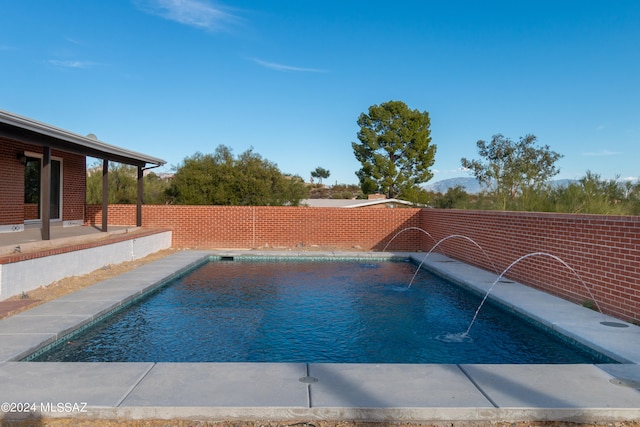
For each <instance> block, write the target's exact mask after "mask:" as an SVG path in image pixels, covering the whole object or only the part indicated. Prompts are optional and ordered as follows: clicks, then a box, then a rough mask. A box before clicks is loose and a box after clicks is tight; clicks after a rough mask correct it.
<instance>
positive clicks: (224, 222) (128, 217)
mask: <svg viewBox="0 0 640 427" xmlns="http://www.w3.org/2000/svg"><path fill="white" fill-rule="evenodd" d="M135 209H136V207H135V206H134V205H110V206H109V212H108V214H109V224H111V225H135V223H136V217H135ZM86 221H87V222H89V223H91V224H97V225H99V224H101V223H102V207H101V206H99V205H91V206H87V216H86ZM142 221H143V222H142V225H143V226H145V227H160V228H170V229H172V230H173V245H174V246H178V247H198V248H266V247H269V248H294V247H296V246H299V247H307V248H310V247H332V248H335V249H340V250H346V249H354V248H355V249H364V250H381V249H382V248H383V247H384V244H385V243H386V242H387V241H388V240H389V239H391V238H392V237H393V235H394V234H395V233H397V232H398V231H400V230H401V229H403V228H405V227H419V226H420V209H367V208H359V209H344V208H309V207H271V206H167V205H145V206H143V210H142ZM420 239H421V237H420V236H418V235H416V234H411V233H403V234H402V235H401V236H398V238H397V239H395V241H394V245H395V247H396V249H397V250H400V249H404V250H417V249H418V248H419V247H420V245H421V242H420Z"/></svg>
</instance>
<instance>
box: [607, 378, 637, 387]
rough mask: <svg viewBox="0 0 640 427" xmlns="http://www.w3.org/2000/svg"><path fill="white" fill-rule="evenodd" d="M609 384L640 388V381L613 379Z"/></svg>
mask: <svg viewBox="0 0 640 427" xmlns="http://www.w3.org/2000/svg"><path fill="white" fill-rule="evenodd" d="M609 382H610V383H611V384H615V385H621V386H623V387H631V388H640V381H636V380H630V379H628V378H611V379H610V380H609Z"/></svg>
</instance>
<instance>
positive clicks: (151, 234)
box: [0, 230, 171, 300]
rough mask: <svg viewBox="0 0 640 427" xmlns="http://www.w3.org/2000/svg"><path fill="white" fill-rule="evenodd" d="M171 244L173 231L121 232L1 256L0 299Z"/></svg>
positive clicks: (136, 256) (146, 253)
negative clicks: (94, 239)
mask: <svg viewBox="0 0 640 427" xmlns="http://www.w3.org/2000/svg"><path fill="white" fill-rule="evenodd" d="M169 247H171V231H166V230H163V231H155V230H151V231H143V232H138V233H134V234H118V235H114V236H113V237H111V238H109V239H105V240H100V241H91V242H86V243H78V244H71V245H68V246H64V247H58V248H52V249H43V250H41V251H35V252H28V253H22V254H14V255H9V256H4V257H2V258H0V300H3V299H6V298H9V297H12V296H14V295H20V294H21V293H23V292H28V291H30V290H32V289H36V288H38V287H40V286H46V285H48V284H50V283H53V282H55V281H57V280H60V279H63V278H65V277H70V276H78V275H82V274H87V273H90V272H92V271H94V270H97V269H99V268H101V267H104V266H105V265H108V264H120V263H122V262H125V261H134V260H137V259H140V258H144V257H146V256H147V255H149V254H152V253H154V252H157V251H159V250H162V249H167V248H169Z"/></svg>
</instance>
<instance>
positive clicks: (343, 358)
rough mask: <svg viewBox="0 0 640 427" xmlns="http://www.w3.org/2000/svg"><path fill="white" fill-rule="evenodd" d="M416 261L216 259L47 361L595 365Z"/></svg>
mask: <svg viewBox="0 0 640 427" xmlns="http://www.w3.org/2000/svg"><path fill="white" fill-rule="evenodd" d="M416 268H417V267H416V265H415V264H413V263H411V262H408V261H397V262H389V261H384V262H368V261H367V262H362V261H292V262H291V261H289V262H286V263H285V262H282V261H264V260H261V261H256V260H252V261H242V260H238V259H236V260H234V261H211V262H208V263H206V264H204V265H203V266H202V267H200V268H198V269H197V270H195V271H193V272H191V273H189V274H187V275H185V276H183V277H181V278H179V279H177V280H176V281H175V283H172V284H170V285H169V286H166V287H163V288H162V289H160V290H159V291H158V292H156V293H154V294H152V295H151V296H149V297H148V298H146V299H144V300H143V301H140V302H138V303H136V304H134V305H132V306H131V307H130V308H128V309H127V310H124V311H122V312H120V313H118V314H116V315H114V316H113V317H111V318H109V319H108V320H107V321H105V322H103V323H100V324H98V325H96V326H95V327H93V328H91V329H89V330H87V331H86V332H84V333H83V334H82V335H80V336H78V337H75V338H72V339H71V340H70V341H65V342H63V343H62V344H61V345H59V346H58V347H56V348H54V349H53V350H52V351H50V352H48V353H46V354H44V355H42V356H40V357H39V358H38V359H37V360H38V361H69V362H71V361H72V362H78V361H103V362H116V361H117V362H308V363H311V362H329V363H337V362H342V363H527V364H531V363H596V362H601V361H603V360H602V359H601V358H599V357H598V356H597V355H595V354H592V353H591V352H587V351H586V350H584V349H582V348H577V347H575V346H572V345H570V344H569V343H567V342H565V341H564V340H562V339H561V338H559V337H557V336H555V335H552V334H549V333H546V332H545V331H542V330H540V329H539V328H537V327H535V326H533V325H532V324H530V323H529V322H526V321H523V320H522V319H520V318H518V317H516V316H514V315H512V314H510V313H509V312H507V311H504V310H502V309H500V308H498V307H495V306H493V305H491V304H486V305H485V306H484V307H483V308H482V310H481V311H480V315H479V316H478V319H477V320H476V323H475V324H474V326H473V328H472V330H471V332H470V334H469V338H470V339H468V340H464V341H463V342H447V341H446V340H442V337H443V336H445V335H447V334H455V333H461V332H464V331H466V329H467V327H468V326H469V322H470V321H471V319H472V317H473V314H474V312H475V310H476V308H477V307H478V304H479V303H480V301H481V296H478V295H475V294H473V293H471V292H469V291H467V290H465V289H462V288H460V287H458V286H456V285H454V284H452V283H450V282H447V281H446V280H443V279H442V278H440V277H438V276H435V275H433V274H431V273H429V272H427V271H420V272H419V273H418V275H417V276H416V279H415V280H414V282H413V284H412V286H411V287H410V288H409V287H408V284H409V283H410V281H411V278H412V277H413V275H414V273H415V272H416Z"/></svg>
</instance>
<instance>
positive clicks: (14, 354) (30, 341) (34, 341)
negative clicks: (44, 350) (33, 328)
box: [0, 332, 58, 360]
mask: <svg viewBox="0 0 640 427" xmlns="http://www.w3.org/2000/svg"><path fill="white" fill-rule="evenodd" d="M57 337H58V334H56V333H48V334H47V333H44V334H37V333H35V334H34V333H22V332H14V333H0V343H2V345H1V346H0V360H20V359H22V358H24V357H27V356H28V355H29V354H31V353H33V352H34V351H36V350H37V349H38V348H40V347H42V346H43V345H47V344H49V343H53V342H54V341H55V340H56V339H57Z"/></svg>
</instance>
